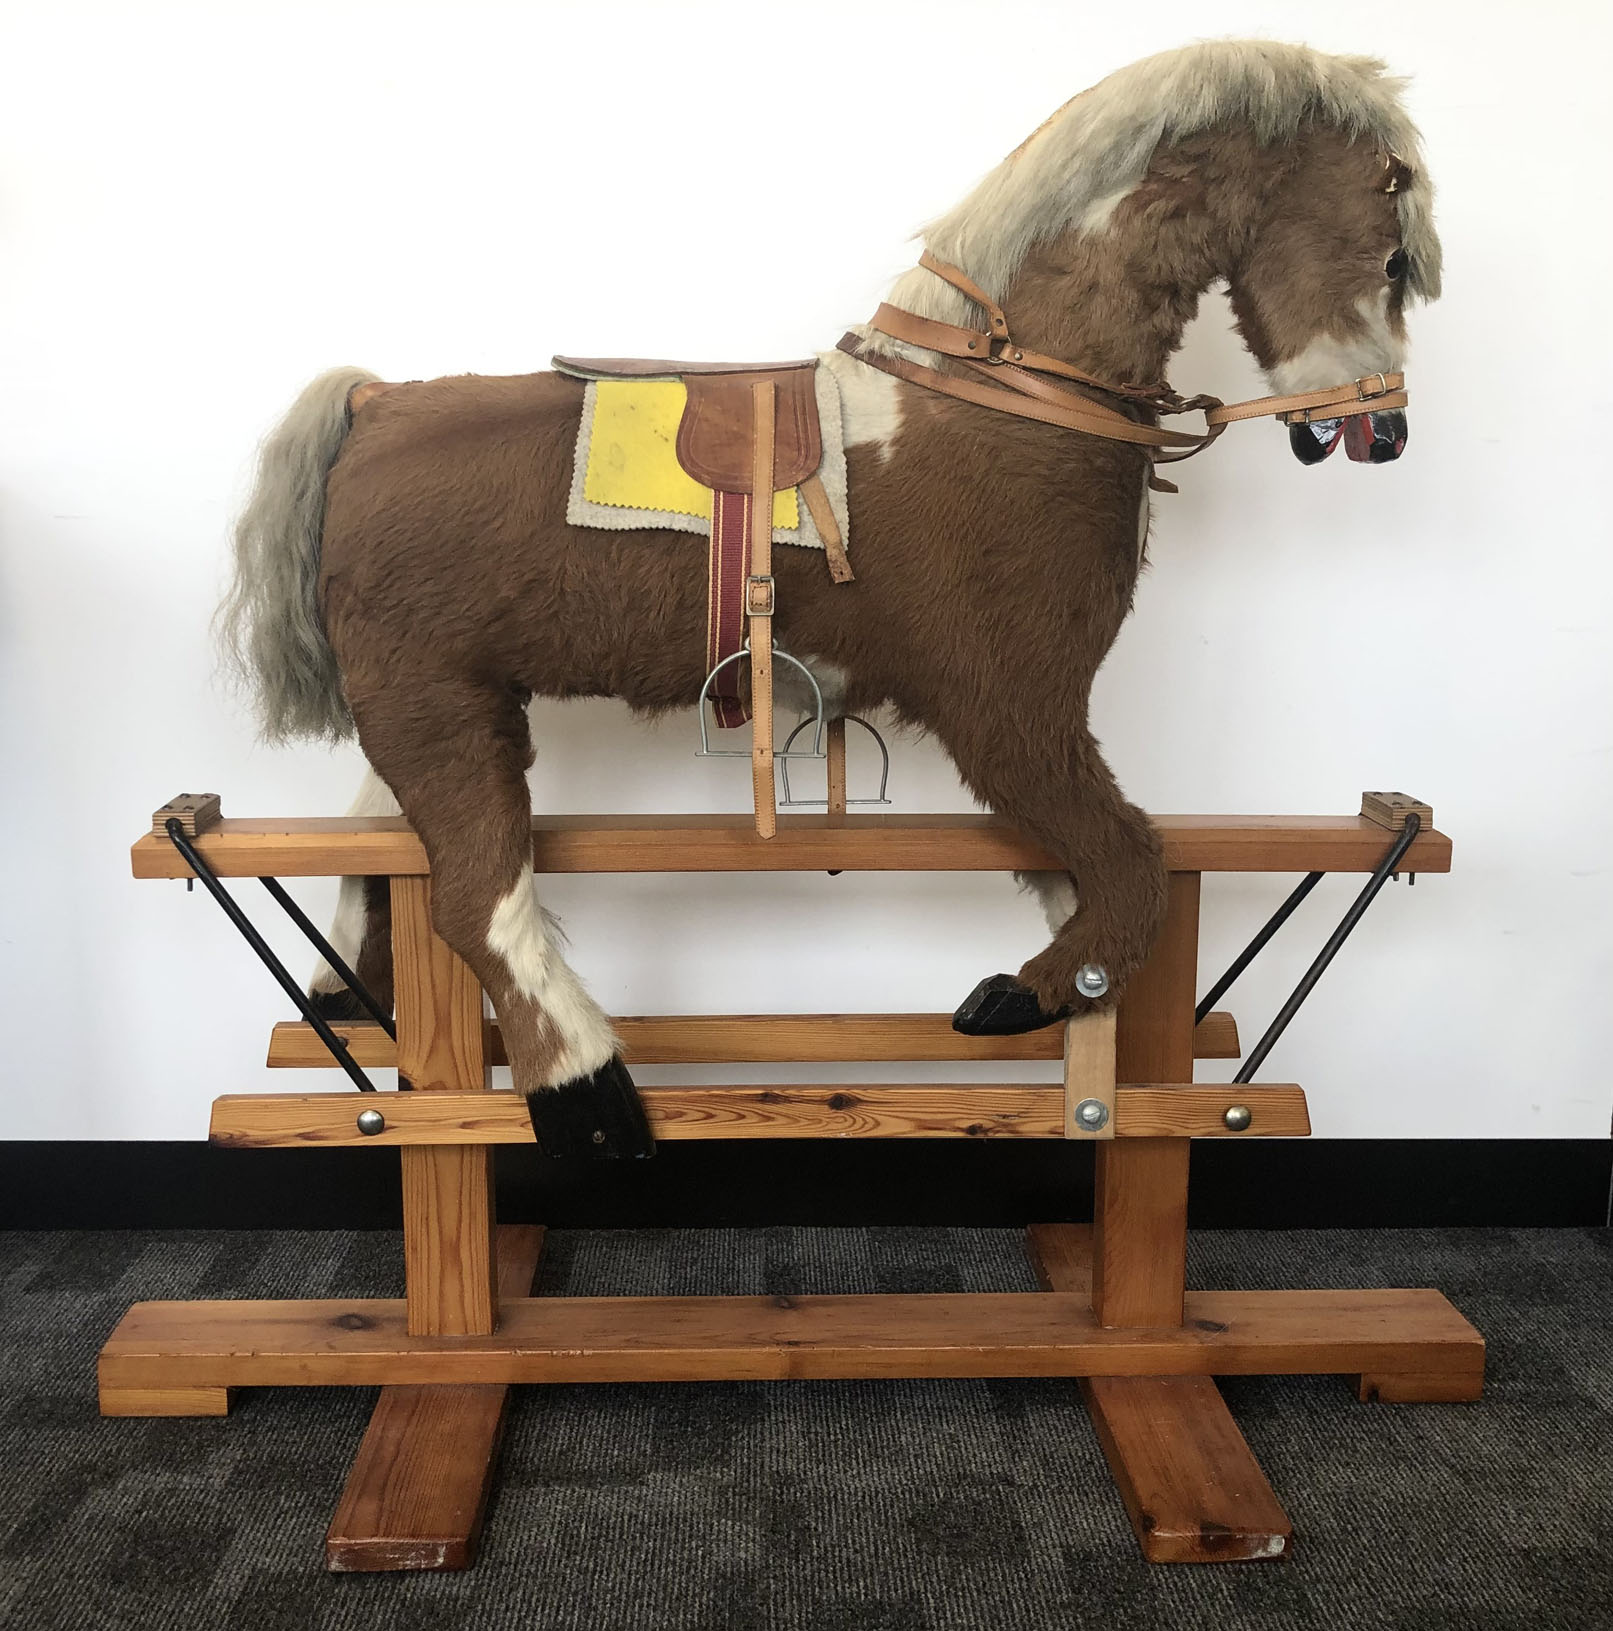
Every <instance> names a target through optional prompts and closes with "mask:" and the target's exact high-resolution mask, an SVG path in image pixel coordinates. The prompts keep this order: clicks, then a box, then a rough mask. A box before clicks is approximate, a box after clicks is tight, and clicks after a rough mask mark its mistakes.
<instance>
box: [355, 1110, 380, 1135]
mask: <svg viewBox="0 0 1613 1631" xmlns="http://www.w3.org/2000/svg"><path fill="white" fill-rule="evenodd" d="M358 1130H359V1131H360V1132H361V1133H363V1135H364V1136H365V1137H366V1138H374V1137H375V1135H376V1134H377V1133H381V1132H385V1131H386V1117H385V1116H383V1115H382V1114H381V1112H380V1111H379V1110H360V1111H359V1113H358Z"/></svg>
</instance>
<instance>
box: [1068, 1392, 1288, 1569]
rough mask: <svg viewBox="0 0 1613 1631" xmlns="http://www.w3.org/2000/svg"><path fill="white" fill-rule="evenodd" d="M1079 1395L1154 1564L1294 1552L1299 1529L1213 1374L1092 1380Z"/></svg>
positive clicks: (1139, 1538)
mask: <svg viewBox="0 0 1613 1631" xmlns="http://www.w3.org/2000/svg"><path fill="white" fill-rule="evenodd" d="M1081 1396H1082V1398H1083V1399H1084V1400H1085V1401H1086V1407H1087V1412H1088V1414H1089V1415H1090V1416H1091V1417H1092V1425H1093V1427H1094V1428H1096V1429H1097V1434H1098V1442H1099V1443H1100V1444H1101V1445H1102V1446H1103V1453H1104V1456H1105V1457H1106V1458H1107V1460H1108V1462H1109V1470H1110V1472H1111V1473H1113V1475H1114V1480H1115V1484H1116V1486H1117V1488H1118V1489H1119V1491H1120V1499H1121V1501H1122V1502H1123V1503H1124V1504H1125V1508H1126V1515H1127V1516H1128V1517H1129V1518H1130V1519H1131V1527H1132V1530H1133V1531H1134V1533H1135V1534H1136V1536H1137V1541H1138V1544H1139V1545H1140V1546H1141V1547H1142V1551H1143V1556H1144V1557H1145V1558H1147V1559H1148V1561H1149V1562H1150V1563H1233V1562H1242V1561H1249V1560H1251V1559H1255V1558H1279V1557H1282V1556H1284V1555H1285V1554H1286V1553H1287V1552H1288V1550H1289V1547H1290V1545H1291V1543H1292V1541H1293V1535H1294V1530H1293V1525H1292V1524H1291V1523H1290V1522H1289V1521H1288V1514H1287V1513H1286V1512H1284V1511H1283V1509H1282V1505H1281V1503H1280V1502H1279V1501H1278V1499H1277V1497H1276V1495H1274V1494H1273V1493H1272V1488H1271V1485H1270V1484H1269V1483H1268V1482H1267V1481H1266V1475H1265V1474H1264V1473H1263V1472H1262V1471H1261V1470H1260V1463H1259V1462H1258V1461H1256V1460H1255V1458H1254V1454H1253V1452H1252V1451H1251V1450H1250V1448H1249V1445H1248V1442H1247V1441H1246V1440H1245V1438H1244V1436H1243V1434H1242V1433H1241V1432H1240V1431H1239V1430H1238V1424H1237V1423H1236V1422H1235V1421H1234V1420H1233V1419H1232V1412H1231V1411H1230V1410H1228V1409H1227V1406H1226V1401H1225V1400H1224V1399H1223V1398H1222V1397H1221V1391H1220V1389H1219V1388H1217V1387H1216V1385H1215V1383H1214V1382H1213V1381H1212V1380H1211V1379H1210V1378H1209V1377H1208V1376H1090V1377H1086V1378H1084V1379H1083V1380H1082V1383H1081Z"/></svg>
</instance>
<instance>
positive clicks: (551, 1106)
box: [526, 1055, 655, 1161]
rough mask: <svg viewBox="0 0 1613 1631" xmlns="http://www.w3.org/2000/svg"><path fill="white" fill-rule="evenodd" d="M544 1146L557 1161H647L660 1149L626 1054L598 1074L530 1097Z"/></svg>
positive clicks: (535, 1127) (530, 1110)
mask: <svg viewBox="0 0 1613 1631" xmlns="http://www.w3.org/2000/svg"><path fill="white" fill-rule="evenodd" d="M526 1107H527V1113H528V1114H529V1115H530V1116H531V1117H532V1131H533V1132H534V1133H535V1134H537V1139H538V1148H539V1149H540V1150H542V1151H543V1153H544V1154H545V1155H549V1156H553V1157H554V1158H555V1159H556V1160H562V1161H569V1160H576V1159H586V1160H591V1161H627V1160H632V1161H642V1160H644V1159H645V1158H646V1157H648V1156H651V1155H654V1154H655V1139H654V1138H653V1137H652V1136H651V1134H650V1124H649V1121H648V1120H647V1119H646V1118H645V1115H644V1105H643V1103H642V1101H641V1100H640V1099H639V1096H638V1089H637V1088H635V1087H634V1086H633V1078H632V1077H631V1076H629V1075H628V1074H627V1066H626V1065H624V1064H623V1063H622V1061H621V1058H620V1056H619V1055H618V1056H617V1057H616V1058H614V1059H611V1060H609V1061H608V1062H607V1063H605V1064H603V1065H601V1066H600V1067H599V1069H598V1070H596V1071H595V1072H594V1073H593V1075H592V1076H578V1077H575V1078H573V1080H571V1081H569V1082H562V1083H561V1084H560V1086H559V1087H545V1088H541V1089H540V1090H539V1091H538V1092H536V1093H528V1094H527V1096H526Z"/></svg>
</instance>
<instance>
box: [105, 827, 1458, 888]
mask: <svg viewBox="0 0 1613 1631" xmlns="http://www.w3.org/2000/svg"><path fill="white" fill-rule="evenodd" d="M1153 820H1154V824H1155V826H1157V827H1158V828H1159V832H1160V837H1161V838H1162V840H1163V841H1164V848H1165V864H1166V866H1168V867H1169V868H1170V869H1171V871H1173V872H1370V871H1371V870H1372V869H1373V868H1374V867H1375V866H1376V865H1377V864H1378V862H1379V861H1380V860H1382V859H1383V853H1384V850H1385V848H1386V840H1385V837H1384V828H1383V827H1382V826H1380V825H1378V824H1377V823H1375V822H1372V821H1369V820H1367V819H1366V818H1365V817H1362V816H1240V815H1228V816H1197V815H1178V816H1170V815H1167V816H1155V817H1154V818H1153ZM532 837H533V864H534V866H535V868H536V870H537V871H539V872H829V871H842V872H1010V871H1016V870H1020V871H1023V870H1032V871H1038V870H1049V869H1053V870H1057V868H1058V864H1059V863H1058V862H1057V861H1056V860H1055V859H1054V858H1053V857H1052V856H1050V855H1048V854H1047V853H1046V852H1045V851H1043V850H1041V849H1039V848H1038V847H1037V846H1036V845H1034V844H1032V843H1030V842H1029V841H1028V840H1027V839H1024V838H1021V837H1020V836H1019V834H1017V833H1016V832H1015V831H1014V830H1013V829H1012V828H1011V827H1009V826H1006V825H1005V824H1004V823H1003V822H1001V821H999V820H998V819H996V818H995V817H993V816H977V815H925V816H878V815H872V816H860V815H847V816H833V817H831V816H814V815H806V816H783V817H780V819H779V823H778V833H777V835H776V836H775V837H773V838H771V839H762V838H758V837H757V836H756V833H755V830H754V828H753V826H752V823H751V820H750V818H749V817H748V816H707V815H702V816H632V815H613V816H611V815H607V816H593V815H584V816H544V817H541V818H540V819H538V820H535V821H534V822H533V824H532ZM197 848H198V850H199V851H200V852H201V854H202V855H203V857H205V859H206V860H207V863H208V865H209V866H211V867H212V868H213V870H214V871H215V872H217V873H218V874H219V875H220V876H222V877H230V878H251V877H264V876H272V877H280V878H294V877H305V878H306V877H314V878H325V877H339V876H344V875H345V876H392V877H400V876H412V875H418V874H420V873H424V872H426V871H428V870H429V868H428V866H427V863H426V852H425V848H424V846H423V845H422V844H421V842H420V840H419V839H418V838H417V837H416V836H415V835H414V833H413V832H412V831H410V829H409V827H408V826H407V824H406V823H404V822H403V821H401V820H398V819H396V818H388V817H382V816H346V817H337V818H323V819H317V820H315V819H297V818H289V817H280V818H277V819H274V820H229V819H226V820H224V821H221V822H219V823H218V825H217V826H215V827H213V828H211V829H210V830H209V831H207V832H205V833H204V834H203V835H202V836H201V838H199V839H198V840H197ZM132 860H133V866H134V875H135V876H136V877H137V878H183V877H187V876H188V875H189V868H188V867H187V866H186V864H185V861H184V859H183V857H182V856H180V855H179V854H178V853H177V851H175V849H174V847H173V845H172V844H170V843H169V842H168V840H167V839H166V838H156V837H153V836H152V835H151V834H149V833H148V834H146V836H145V837H143V838H141V839H140V840H139V841H138V842H137V843H136V844H135V845H134V848H133V850H132ZM1450 865H1451V843H1450V840H1449V839H1448V838H1447V837H1445V835H1444V834H1443V833H1440V832H1436V831H1433V830H1430V831H1428V832H1425V833H1422V834H1421V835H1420V836H1419V837H1418V838H1417V840H1416V841H1415V842H1414V843H1413V844H1412V846H1411V848H1410V849H1409V850H1407V852H1406V855H1405V858H1404V860H1403V862H1402V866H1401V870H1402V871H1405V872H1448V871H1450Z"/></svg>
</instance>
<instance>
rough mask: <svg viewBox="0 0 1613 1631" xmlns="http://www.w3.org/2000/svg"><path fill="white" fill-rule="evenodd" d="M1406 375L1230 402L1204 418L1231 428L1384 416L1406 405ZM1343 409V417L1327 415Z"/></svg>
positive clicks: (1371, 377) (1380, 376)
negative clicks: (1244, 422) (1268, 421)
mask: <svg viewBox="0 0 1613 1631" xmlns="http://www.w3.org/2000/svg"><path fill="white" fill-rule="evenodd" d="M1406 400H1407V398H1406V376H1405V375H1404V374H1368V375H1367V376H1366V377H1365V378H1364V379H1355V380H1351V381H1350V383H1349V384H1348V385H1329V386H1328V387H1327V388H1326V389H1325V390H1320V391H1299V392H1296V393H1294V394H1293V395H1291V396H1257V397H1251V398H1250V399H1249V401H1247V402H1228V403H1223V404H1222V405H1221V406H1219V407H1215V408H1211V409H1210V410H1209V411H1208V412H1206V413H1205V415H1204V417H1205V419H1206V420H1208V421H1209V423H1210V424H1212V425H1230V424H1231V423H1232V422H1233V421H1234V420H1237V419H1265V418H1267V417H1271V418H1276V419H1281V420H1282V421H1283V422H1284V423H1285V424H1290V425H1306V424H1309V423H1310V422H1311V420H1312V419H1314V418H1321V419H1347V418H1348V417H1349V416H1350V415H1351V414H1353V413H1363V412H1364V413H1384V412H1386V411H1387V410H1388V409H1390V408H1403V407H1405V405H1406ZM1334 408H1342V409H1343V410H1344V411H1343V412H1342V413H1332V412H1324V411H1323V410H1330V409H1334Z"/></svg>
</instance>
